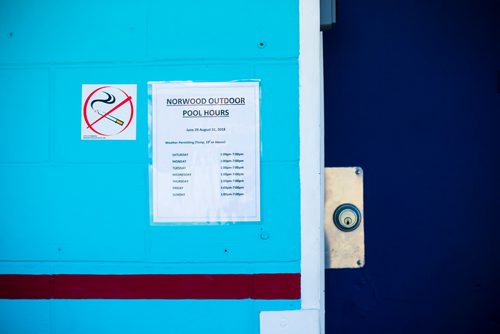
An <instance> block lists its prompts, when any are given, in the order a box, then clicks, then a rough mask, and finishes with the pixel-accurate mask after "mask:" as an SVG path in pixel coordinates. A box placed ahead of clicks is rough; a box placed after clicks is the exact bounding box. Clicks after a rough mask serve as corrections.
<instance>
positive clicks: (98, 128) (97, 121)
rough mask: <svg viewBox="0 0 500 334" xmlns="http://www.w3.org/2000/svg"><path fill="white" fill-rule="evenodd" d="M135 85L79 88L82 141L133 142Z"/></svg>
mask: <svg viewBox="0 0 500 334" xmlns="http://www.w3.org/2000/svg"><path fill="white" fill-rule="evenodd" d="M136 93H137V86H136V85H83V86H82V140H103V139H104V140H106V139H107V140H135V115H136V110H135V109H136V108H135V105H136V102H135V101H136Z"/></svg>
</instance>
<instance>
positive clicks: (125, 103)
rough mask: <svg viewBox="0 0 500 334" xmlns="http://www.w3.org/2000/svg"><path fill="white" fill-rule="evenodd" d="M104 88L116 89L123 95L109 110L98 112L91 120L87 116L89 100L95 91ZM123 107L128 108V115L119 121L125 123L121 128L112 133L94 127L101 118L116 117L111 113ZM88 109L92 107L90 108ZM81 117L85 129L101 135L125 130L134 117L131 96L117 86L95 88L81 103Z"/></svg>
mask: <svg viewBox="0 0 500 334" xmlns="http://www.w3.org/2000/svg"><path fill="white" fill-rule="evenodd" d="M105 88H112V89H116V90H118V91H120V92H121V93H123V95H124V97H123V99H122V100H121V101H120V102H118V103H116V104H113V105H112V106H111V108H110V109H109V110H107V111H106V112H105V113H103V114H99V117H97V118H96V119H94V120H92V121H91V120H90V119H89V116H88V113H89V102H91V101H92V97H93V96H95V95H96V94H97V93H99V92H100V91H102V90H103V89H105ZM125 108H126V109H127V110H128V116H129V117H128V121H126V122H123V121H120V122H122V123H126V124H125V126H123V128H122V129H120V128H118V130H119V131H117V132H114V133H104V132H103V131H102V130H97V129H96V125H98V124H99V123H100V122H102V121H103V120H105V119H109V118H110V117H113V118H116V117H114V116H113V115H112V114H113V113H114V112H115V111H117V110H119V109H121V110H123V109H125ZM90 109H92V108H90ZM83 118H84V120H85V123H86V124H87V129H90V130H91V131H93V132H95V133H97V134H98V135H101V136H106V137H109V136H115V135H117V134H119V133H122V132H123V131H125V130H126V129H127V128H128V126H129V125H130V123H131V122H132V119H133V118H134V104H133V102H132V97H131V96H130V95H128V94H127V93H126V92H125V91H123V90H122V89H120V88H118V87H114V86H102V87H99V88H97V89H95V90H94V91H93V92H92V93H90V94H89V96H88V97H87V99H86V100H85V103H84V105H83ZM115 123H118V122H115Z"/></svg>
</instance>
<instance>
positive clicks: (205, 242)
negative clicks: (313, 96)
mask: <svg viewBox="0 0 500 334" xmlns="http://www.w3.org/2000/svg"><path fill="white" fill-rule="evenodd" d="M298 20H299V13H298V1H297V0H293V1H290V0H281V1H264V0H254V1H245V2H243V1H230V0H218V1H201V0H184V1H174V0H170V1H159V0H158V1H155V0H145V1H123V0H122V1H115V0H110V1H106V2H100V1H96V0H87V1H50V2H42V1H28V0H24V1H21V0H17V1H3V2H2V3H1V4H0V98H1V101H2V104H3V106H2V108H1V109H0V143H1V146H0V148H1V151H0V152H1V154H0V199H1V202H0V274H153V273H159V274H183V273H189V274H199V273H210V274H221V273H231V274H233V273H234V274H240V273H249V274H252V273H299V272H300V183H299V109H298V87H299V84H298V54H299V30H298V29H299V26H298ZM240 79H259V80H261V94H262V96H261V217H262V220H261V222H259V223H238V224H225V225H217V226H200V225H196V226H186V225H177V226H151V225H150V221H149V219H150V218H149V217H150V216H149V177H148V120H147V119H148V110H147V105H148V104H147V99H148V96H147V82H148V81H171V80H193V81H227V80H240ZM82 84H137V93H138V94H137V140H135V141H107V142H106V141H82V140H80V131H81V130H80V129H81V125H80V124H81V123H80V122H81V103H82V101H81V99H82V97H81V88H82ZM110 175H113V176H114V177H109V176H110ZM117 180H120V181H117ZM263 232H265V234H266V236H269V238H267V239H266V238H261V234H262V233H263ZM297 308H300V300H267V301H265V300H252V299H246V300H199V301H196V300H127V301H123V300H54V299H50V300H10V299H9V300H7V299H4V300H0V331H1V332H2V333H69V332H71V333H89V332H93V333H112V332H120V333H138V332H140V333H200V332H203V333H258V313H259V311H260V310H272V309H297Z"/></svg>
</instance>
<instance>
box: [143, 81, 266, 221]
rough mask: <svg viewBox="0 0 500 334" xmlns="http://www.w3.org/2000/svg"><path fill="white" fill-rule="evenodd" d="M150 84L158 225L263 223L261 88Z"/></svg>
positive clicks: (238, 84)
mask: <svg viewBox="0 0 500 334" xmlns="http://www.w3.org/2000/svg"><path fill="white" fill-rule="evenodd" d="M150 85H151V87H150V91H151V94H152V96H151V101H152V103H151V107H152V122H151V129H150V130H151V135H152V138H151V141H152V151H153V152H152V153H153V155H152V178H151V179H152V190H153V192H152V201H153V203H152V204H153V205H152V209H153V213H152V216H153V223H176V222H195V223H196V222H249V221H259V220H260V138H259V132H260V128H259V83H258V82H229V83H192V82H186V83H150Z"/></svg>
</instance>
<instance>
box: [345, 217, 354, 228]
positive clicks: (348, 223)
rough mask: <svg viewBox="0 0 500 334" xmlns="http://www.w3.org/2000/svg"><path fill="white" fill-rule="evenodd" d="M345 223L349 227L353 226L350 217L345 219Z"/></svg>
mask: <svg viewBox="0 0 500 334" xmlns="http://www.w3.org/2000/svg"><path fill="white" fill-rule="evenodd" d="M344 223H345V224H346V225H347V226H349V225H351V223H352V219H351V218H350V217H346V218H345V219H344Z"/></svg>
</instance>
